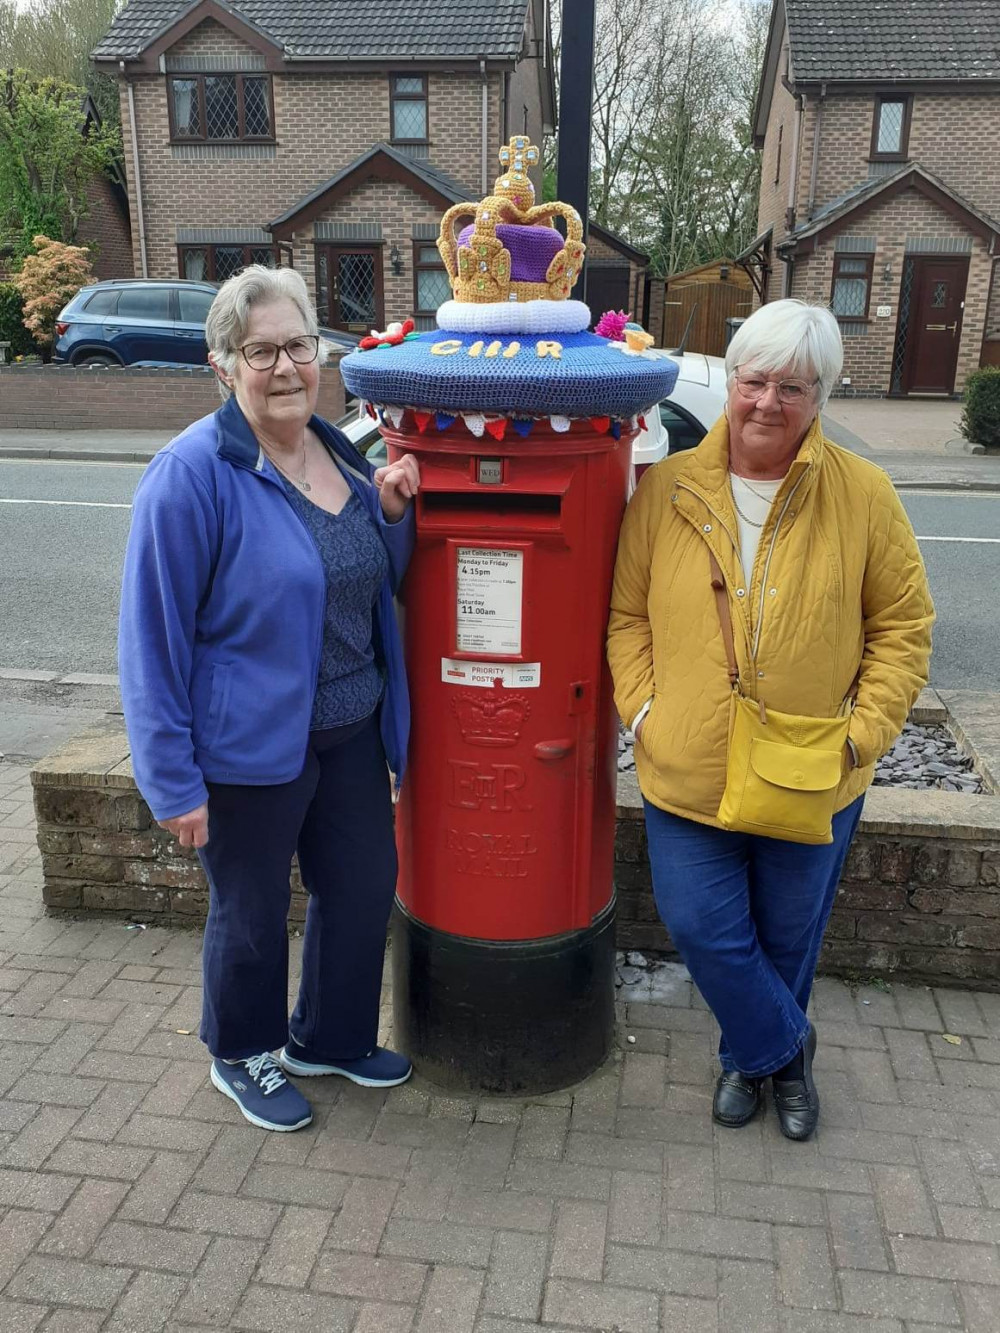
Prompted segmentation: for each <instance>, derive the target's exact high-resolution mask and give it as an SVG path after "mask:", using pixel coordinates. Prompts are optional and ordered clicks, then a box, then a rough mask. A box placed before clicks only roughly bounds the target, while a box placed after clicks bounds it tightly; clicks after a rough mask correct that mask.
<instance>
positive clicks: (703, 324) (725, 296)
mask: <svg viewBox="0 0 1000 1333" xmlns="http://www.w3.org/2000/svg"><path fill="white" fill-rule="evenodd" d="M665 298H666V299H665V303H664V308H663V341H662V346H664V347H677V346H678V345H679V343H680V340H681V338H682V337H683V336H684V330H685V329H686V328H687V322H688V320H689V319H690V317H691V312H692V310H695V316H694V323H693V324H692V325H691V332H690V334H689V335H688V340H687V343H686V345H685V350H686V351H688V352H704V353H706V354H707V355H708V356H724V355H725V352H726V320H727V319H728V318H730V317H737V318H746V316H747V315H749V314H750V311H751V309H752V308H753V292H752V291H751V290H750V289H749V288H748V287H741V286H738V285H737V284H736V283H734V282H719V281H718V280H716V281H714V282H695V283H690V284H684V285H683V286H678V287H674V286H672V285H671V283H670V282H669V281H668V282H667V290H666V293H665ZM696 307H697V309H695V308H696Z"/></svg>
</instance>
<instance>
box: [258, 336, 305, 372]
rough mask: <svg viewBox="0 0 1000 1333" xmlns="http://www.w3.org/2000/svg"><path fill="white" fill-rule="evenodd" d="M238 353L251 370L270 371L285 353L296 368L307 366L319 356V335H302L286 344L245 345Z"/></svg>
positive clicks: (290, 339)
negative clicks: (240, 353) (241, 354)
mask: <svg viewBox="0 0 1000 1333" xmlns="http://www.w3.org/2000/svg"><path fill="white" fill-rule="evenodd" d="M240 351H241V352H242V353H243V360H244V361H245V362H246V363H247V365H248V366H249V367H250V369H251V370H271V369H272V368H273V367H274V366H276V365H277V364H278V357H279V356H280V355H281V353H282V352H287V353H288V355H289V357H290V358H291V360H292V361H294V362H295V364H296V365H297V366H308V365H309V363H310V362H311V361H315V360H316V358H317V356H319V335H318V334H315V333H302V334H300V335H299V336H298V337H297V338H289V340H288V342H286V343H245V344H244V345H243V346H242V347H241V348H240Z"/></svg>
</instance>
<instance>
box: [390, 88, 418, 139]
mask: <svg viewBox="0 0 1000 1333" xmlns="http://www.w3.org/2000/svg"><path fill="white" fill-rule="evenodd" d="M389 87H390V98H389V101H390V108H391V117H392V138H393V140H394V141H395V142H397V143H426V142H427V77H426V75H423V74H416V75H400V74H393V75H391V76H390V80H389Z"/></svg>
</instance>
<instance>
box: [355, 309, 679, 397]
mask: <svg viewBox="0 0 1000 1333" xmlns="http://www.w3.org/2000/svg"><path fill="white" fill-rule="evenodd" d="M446 341H447V342H448V343H449V345H450V346H454V344H455V343H461V344H462V346H461V349H460V350H459V351H457V352H455V353H453V354H451V355H447V356H442V355H439V354H435V353H434V352H432V351H431V348H432V347H433V346H434V345H435V344H436V343H442V342H446ZM477 341H479V342H480V343H482V351H481V352H480V354H479V355H478V356H469V355H468V349H469V348H470V347H472V346H473V345H474V344H475V343H476V342H477ZM491 341H493V337H492V336H491V335H489V334H480V335H476V334H471V333H466V334H461V333H447V332H443V331H441V330H436V331H434V332H431V333H422V334H420V336H419V337H417V338H410V339H408V340H407V341H406V342H403V343H400V344H398V345H397V346H395V347H388V346H383V347H376V348H373V349H372V350H371V351H367V352H351V353H350V354H349V355H348V356H346V357H344V359H343V361H341V363H340V369H341V372H342V373H343V376H344V383H345V384H346V385H347V388H348V389H349V391H350V392H351V393H353V394H356V395H357V396H358V397H359V398H362V399H364V400H365V401H367V402H370V403H378V404H380V405H381V404H394V405H399V406H402V407H416V408H430V409H434V410H437V411H442V412H453V413H457V412H485V413H493V414H497V413H499V414H501V415H511V414H517V413H523V414H525V415H527V416H567V417H586V416H609V417H622V418H628V417H632V416H635V415H637V414H638V413H641V412H645V411H647V410H648V409H649V408H651V407H652V406H653V404H654V403H658V402H659V401H660V400H661V399H662V398H666V397H667V395H668V394H669V393H670V391H671V389H673V387H674V383H675V381H676V379H677V375H678V367H677V365H676V364H675V363H674V362H673V361H670V360H668V359H667V358H666V357H662V356H655V357H653V356H634V355H628V354H627V353H625V352H623V351H622V350H621V349H620V348H618V347H613V346H612V345H611V344H610V343H609V342H608V340H607V339H606V338H601V337H598V335H597V334H595V333H560V334H557V335H554V336H553V338H552V341H555V342H558V343H559V344H560V347H561V354H560V356H559V357H558V358H556V357H554V356H552V355H547V356H539V355H538V352H537V344H538V343H539V342H544V341H546V336H545V335H544V334H542V335H539V334H504V335H496V341H498V342H500V343H501V345H502V347H503V348H507V347H509V346H510V345H511V344H512V343H513V342H515V341H517V342H519V343H520V344H521V346H520V350H519V351H518V352H517V354H516V355H514V356H511V357H509V358H508V357H504V356H503V355H502V353H501V354H500V355H497V356H493V357H486V356H485V355H483V353H484V352H485V350H486V348H487V347H488V346H489V345H490V343H491Z"/></svg>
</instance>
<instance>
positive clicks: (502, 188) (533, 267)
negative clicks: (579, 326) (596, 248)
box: [438, 134, 586, 304]
mask: <svg viewBox="0 0 1000 1333" xmlns="http://www.w3.org/2000/svg"><path fill="white" fill-rule="evenodd" d="M499 156H500V165H501V166H502V167H505V168H506V170H505V171H504V172H503V174H502V175H500V176H498V177H497V179H496V182H495V184H494V186H493V193H492V194H490V195H487V197H486V198H485V199H483V200H482V202H481V203H479V204H456V205H455V206H454V207H453V208H449V209H448V211H447V213H445V215H444V217H443V218H442V219H441V234H440V236H439V238H438V250H440V252H441V258H442V259H443V260H444V266H445V268H446V269H447V270H448V277H449V278H450V279H451V285H452V289H453V290H454V293H455V300H456V301H466V302H475V303H480V304H484V303H486V302H493V301H538V300H548V301H565V300H566V298H567V297H568V296H569V294H570V291H571V290H572V287H573V284H574V282H576V280H577V278H578V277H579V274H580V265H581V263H582V261H583V253H584V250H585V249H586V247H585V246H584V244H583V222H582V220H581V218H580V214H579V213H578V212H577V211H576V209H575V208H571V207H570V206H569V204H560V203H551V204H539V205H538V206H537V207H534V206H532V200H533V199H534V197H535V190H534V186H533V185H532V184H531V181H530V180H529V179H528V168H529V167H531V166H534V165H535V164H536V163H537V162H538V161H539V160H540V157H539V152H538V149H537V148H536V147H535V145H534V144H531V143H529V142H528V139H527V137H526V136H525V135H523V134H515V135H514V137H513V138H512V139H511V141H510V143H509V145H508V146H507V147H505V148H501V149H500V154H499ZM470 216H472V217H474V218H475V221H474V222H473V224H472V225H471V226H467V227H465V229H464V230H463V231H462V232H461V233H460V234H459V235H458V236H456V235H455V224H456V222H458V220H459V219H460V218H468V217H470ZM557 217H561V218H564V219H565V221H566V240H565V241H564V240H563V238H562V235H561V234H560V233H559V232H558V231H557V230H556V227H555V222H554V221H553V219H554V218H557Z"/></svg>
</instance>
